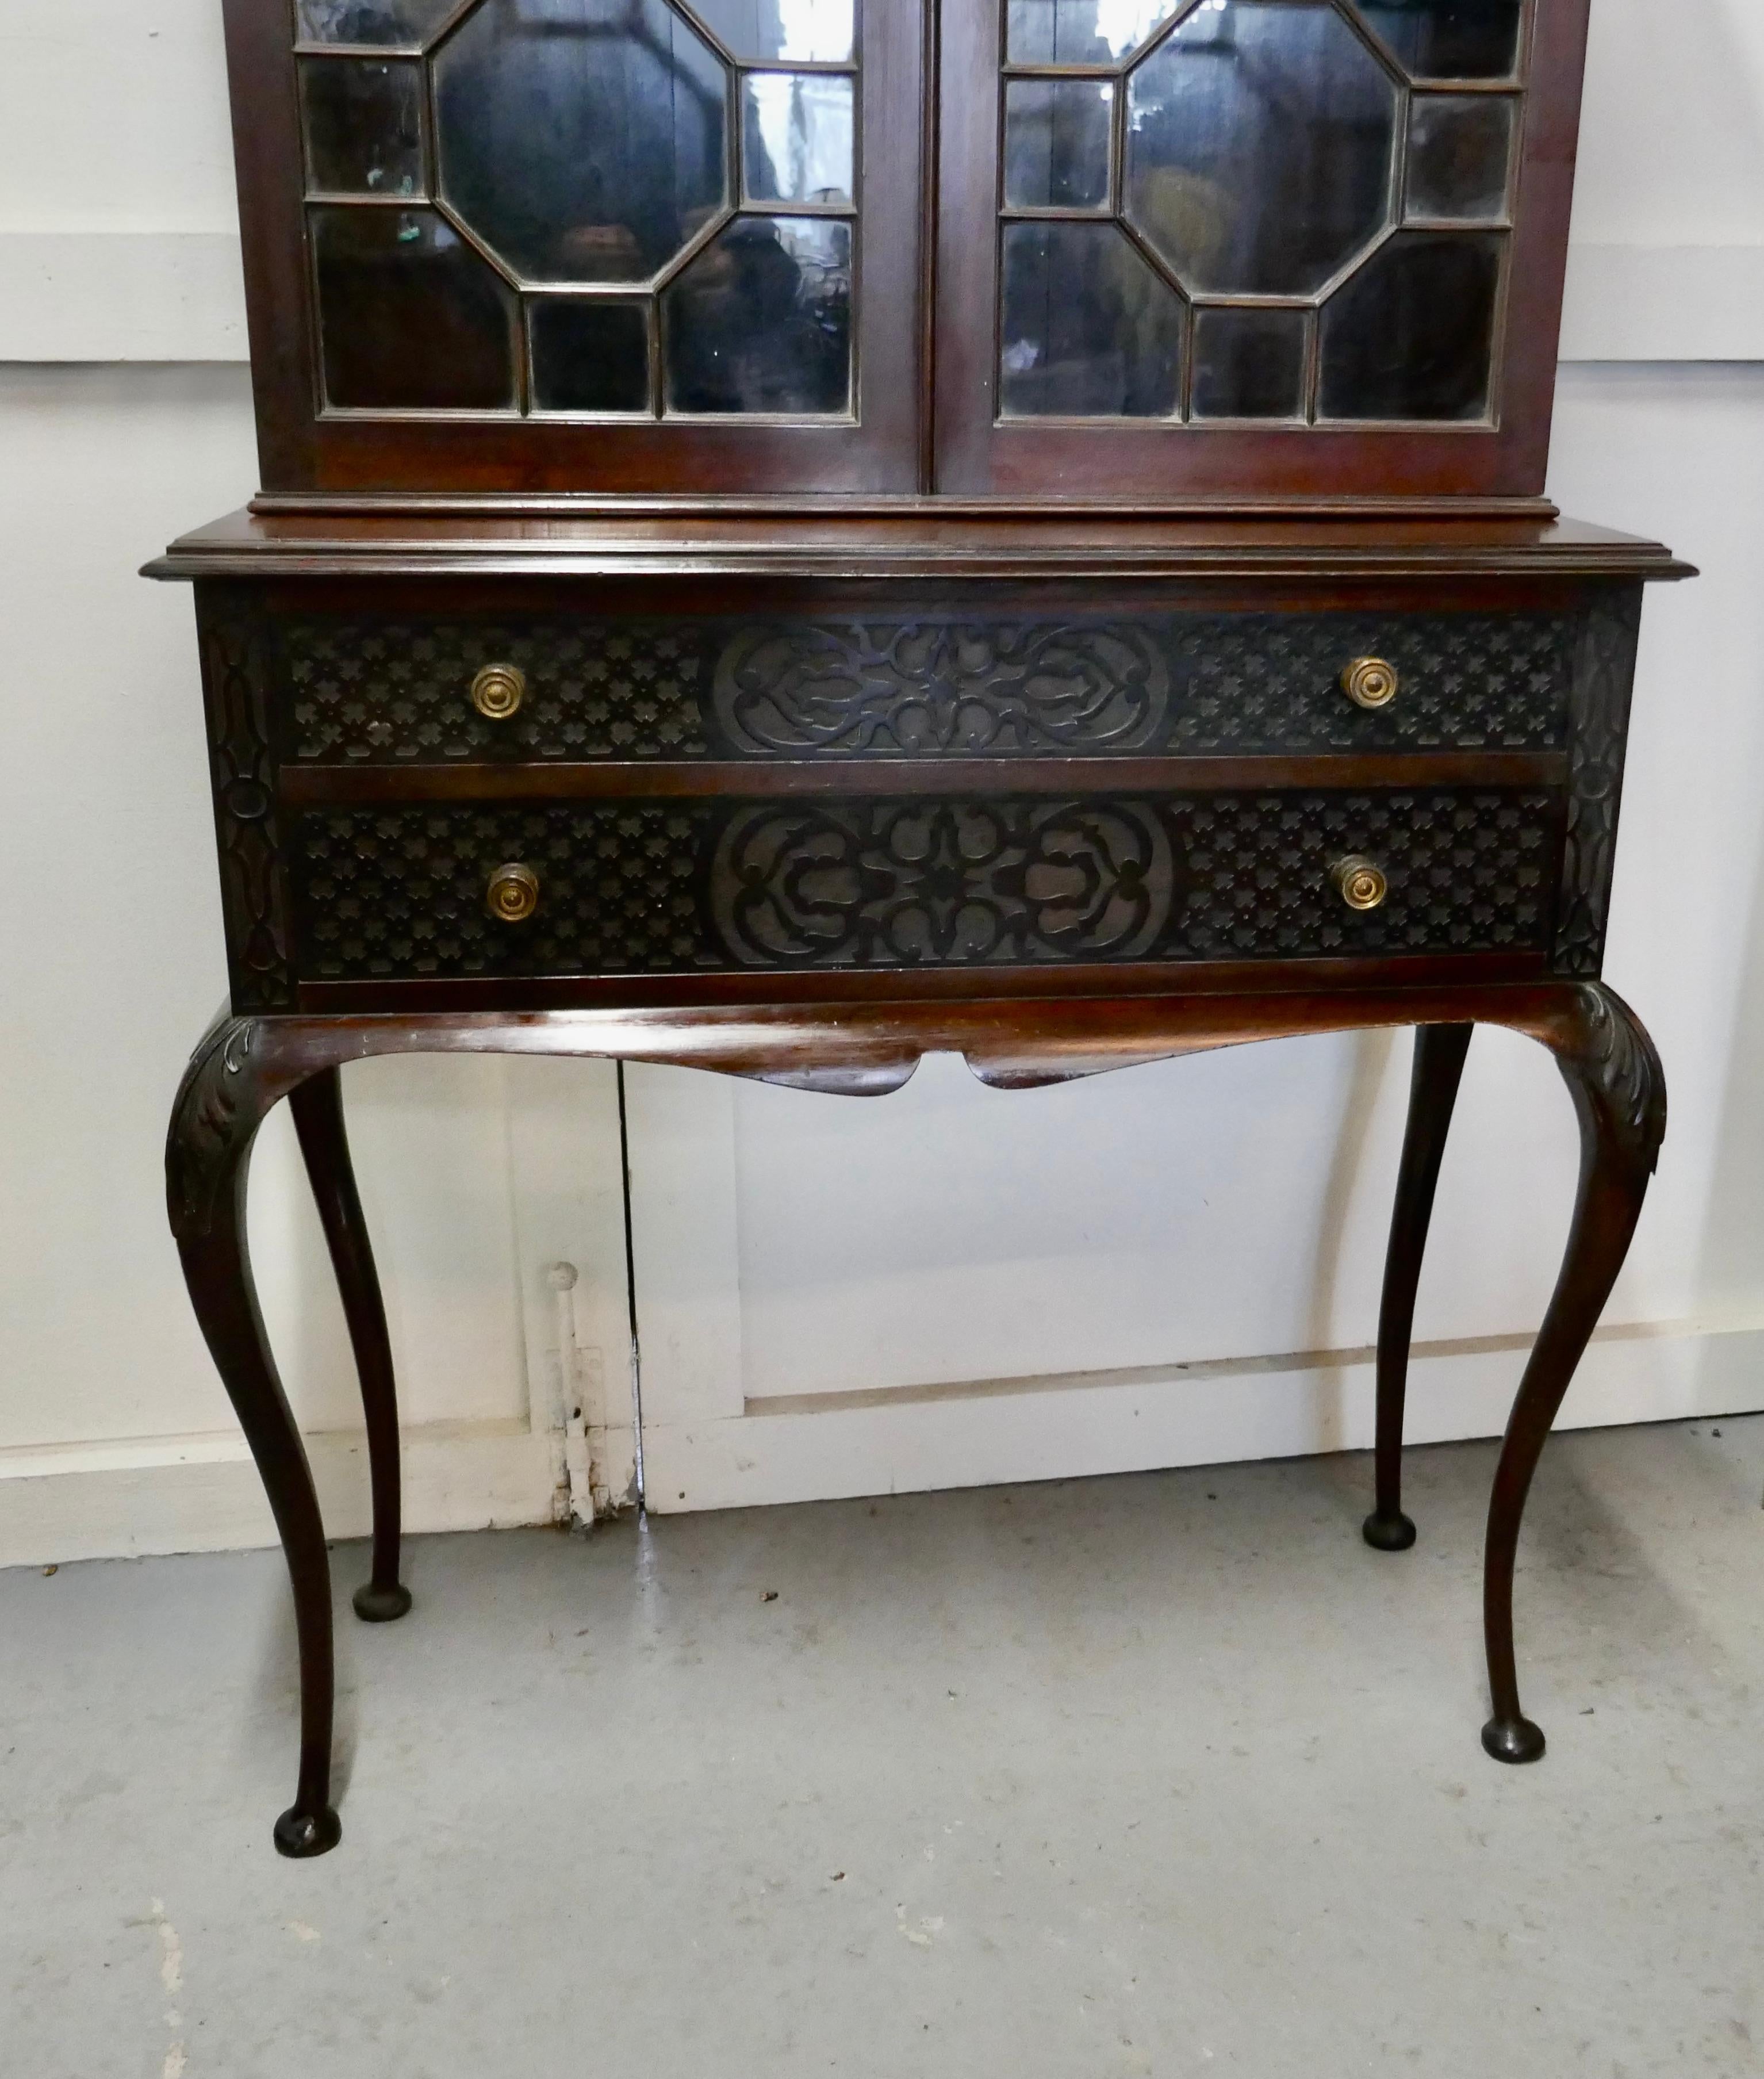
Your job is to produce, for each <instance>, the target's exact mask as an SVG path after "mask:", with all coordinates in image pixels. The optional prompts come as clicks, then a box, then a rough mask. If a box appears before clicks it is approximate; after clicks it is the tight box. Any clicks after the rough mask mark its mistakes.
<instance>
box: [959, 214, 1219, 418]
mask: <svg viewBox="0 0 1764 2079" xmlns="http://www.w3.org/2000/svg"><path fill="white" fill-rule="evenodd" d="M1004 239H1005V274H1004V312H1003V316H1004V324H1003V328H1002V332H1001V337H1002V340H1003V345H1002V348H1001V352H1000V354H999V364H1000V365H999V372H998V376H999V379H998V400H999V410H1000V412H1001V415H1002V416H1005V417H1006V418H1044V417H1058V418H1080V419H1097V418H1104V419H1121V418H1126V419H1156V418H1167V417H1168V416H1169V415H1170V414H1171V413H1172V412H1174V411H1175V410H1176V408H1177V399H1178V397H1179V396H1180V395H1181V373H1182V304H1181V298H1180V297H1178V296H1177V295H1176V293H1175V291H1173V289H1172V288H1171V287H1170V286H1169V284H1168V282H1164V281H1161V280H1160V278H1158V276H1157V275H1156V274H1154V273H1153V271H1152V269H1151V268H1150V267H1149V266H1147V263H1146V261H1144V260H1143V258H1142V257H1140V255H1139V253H1136V252H1135V250H1134V249H1133V247H1132V246H1131V245H1129V244H1128V242H1127V240H1126V238H1124V237H1123V236H1122V234H1121V232H1119V231H1118V230H1117V229H1116V228H1115V226H1114V224H1073V223H1064V224H1006V225H1005V227H1004Z"/></svg>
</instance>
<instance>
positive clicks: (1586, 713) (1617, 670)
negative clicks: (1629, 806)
mask: <svg viewBox="0 0 1764 2079" xmlns="http://www.w3.org/2000/svg"><path fill="white" fill-rule="evenodd" d="M1640 633H1641V586H1640V585H1624V586H1620V587H1613V588H1611V590H1609V591H1608V592H1603V593H1602V594H1600V595H1599V596H1596V597H1595V600H1594V603H1593V605H1592V607H1591V609H1590V611H1589V612H1588V613H1587V616H1586V622H1585V625H1584V626H1583V628H1582V631H1581V637H1580V642H1579V646H1578V650H1577V653H1576V655H1575V659H1574V683H1573V688H1572V692H1571V694H1570V729H1571V731H1572V736H1571V740H1570V752H1569V774H1570V778H1569V803H1568V839H1567V849H1566V853H1565V858H1564V860H1563V863H1562V890H1561V906H1560V909H1559V910H1558V912H1557V920H1556V939H1555V948H1554V953H1553V966H1554V968H1555V970H1556V973H1557V974H1561V975H1576V976H1594V975H1596V974H1598V973H1599V970H1600V968H1602V966H1603V963H1604V956H1605V927H1606V925H1607V922H1608V921H1609V918H1610V915H1611V871H1612V868H1613V866H1614V865H1615V864H1616V850H1617V817H1618V810H1619V807H1620V803H1621V801H1622V797H1623V766H1624V751H1625V749H1626V748H1627V746H1628V734H1629V701H1630V696H1631V694H1632V691H1633V689H1634V687H1635V678H1636V646H1637V639H1638V638H1639V635H1640Z"/></svg>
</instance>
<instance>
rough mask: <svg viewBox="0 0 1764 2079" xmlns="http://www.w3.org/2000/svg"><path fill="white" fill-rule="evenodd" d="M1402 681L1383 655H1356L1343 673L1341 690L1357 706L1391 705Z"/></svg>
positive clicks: (1377, 706) (1385, 706) (1384, 706)
mask: <svg viewBox="0 0 1764 2079" xmlns="http://www.w3.org/2000/svg"><path fill="white" fill-rule="evenodd" d="M1401 684H1402V680H1400V679H1398V676H1397V667H1396V666H1395V665H1394V664H1387V663H1386V662H1385V661H1384V659H1383V658H1382V657H1356V658H1355V659H1354V660H1353V662H1352V663H1351V664H1350V665H1349V666H1348V668H1347V670H1346V671H1344V672H1343V673H1342V675H1341V690H1342V691H1343V692H1344V693H1345V694H1346V695H1347V696H1348V699H1349V700H1350V701H1352V702H1353V704H1354V705H1355V706H1356V708H1387V707H1389V706H1390V703H1391V702H1392V701H1394V699H1395V698H1396V696H1397V689H1398V687H1399V686H1400V685H1401Z"/></svg>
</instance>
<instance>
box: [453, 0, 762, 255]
mask: <svg viewBox="0 0 1764 2079" xmlns="http://www.w3.org/2000/svg"><path fill="white" fill-rule="evenodd" d="M433 69H434V81H435V131H436V139H435V142H436V159H437V174H438V177H439V193H440V195H441V199H442V200H443V201H444V202H445V203H448V204H449V206H450V207H452V208H453V210H454V211H455V212H456V213H457V214H458V216H459V218H460V220H461V221H462V224H464V225H465V226H466V228H467V229H468V230H470V231H472V232H475V233H476V234H477V236H478V237H479V240H481V241H482V242H483V244H484V245H486V246H487V247H488V248H489V249H490V250H491V253H494V254H495V256H496V257H498V258H499V259H500V260H502V261H504V262H505V264H506V265H507V266H508V268H509V270H510V271H511V272H512V274H515V275H516V276H518V277H519V278H521V279H523V280H525V281H527V282H639V281H646V280H648V279H649V278H650V276H651V275H653V274H655V273H656V272H657V271H658V270H659V269H660V268H661V267H663V266H664V265H665V264H666V263H667V261H669V260H671V259H672V258H673V257H675V255H676V254H677V253H679V252H680V251H681V250H682V249H683V248H684V247H685V246H686V245H688V244H689V243H690V242H691V241H692V239H693V238H694V237H695V236H697V234H698V233H700V232H702V231H703V230H704V228H705V227H706V226H707V225H708V224H710V223H712V222H713V220H714V219H715V218H716V217H717V215H718V214H719V212H720V211H721V210H722V209H723V208H724V207H725V204H726V203H727V202H728V199H729V173H728V163H727V162H728V147H727V106H728V98H729V84H728V76H727V74H726V73H725V70H724V68H723V65H722V62H721V60H720V59H719V58H718V57H717V56H716V54H715V53H714V52H713V51H712V50H711V49H710V48H709V45H708V44H706V43H705V42H704V39H703V37H701V36H700V35H699V33H698V31H696V29H695V28H692V27H689V26H688V23H687V22H686V21H685V19H683V17H682V16H681V15H677V14H675V11H674V10H673V9H672V8H671V7H670V6H667V4H666V0H484V4H483V6H479V8H478V9H477V10H476V11H475V12H474V14H472V15H470V17H469V18H468V19H466V21H465V22H464V23H462V25H461V26H460V27H459V29H458V31H456V33H455V34H454V36H451V37H449V39H448V40H447V42H446V44H445V45H444V46H443V47H442V48H441V50H440V51H439V52H437V55H436V57H435V60H434V68H433Z"/></svg>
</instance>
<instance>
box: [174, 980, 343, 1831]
mask: <svg viewBox="0 0 1764 2079" xmlns="http://www.w3.org/2000/svg"><path fill="white" fill-rule="evenodd" d="M262 1033H263V1027H261V1024H259V1023H257V1022H255V1021H254V1020H253V1019H224V1020H222V1021H221V1022H220V1023H218V1024H217V1025H216V1026H215V1027H214V1028H213V1030H212V1031H210V1033H209V1034H208V1035H207V1038H206V1039H204V1040H203V1044H202V1045H201V1046H200V1047H199V1048H198V1049H197V1052H196V1054H195V1056H194V1059H193V1060H191V1062H190V1067H189V1069H187V1071H186V1073H185V1076H184V1080H183V1083H182V1087H181V1088H180V1089H179V1090H178V1101H177V1103H176V1105H175V1106H174V1107H173V1112H172V1121H171V1131H170V1135H169V1139H168V1140H167V1143H166V1148H165V1182H166V1198H167V1203H168V1207H169V1212H170V1215H171V1224H172V1232H173V1234H174V1235H175V1236H176V1237H177V1240H178V1253H179V1254H180V1255H181V1257H182V1259H183V1265H184V1278H185V1282H186V1284H187V1285H188V1286H189V1287H190V1301H191V1303H192V1304H193V1305H194V1307H195V1310H196V1318H197V1320H198V1321H199V1323H200V1324H201V1327H202V1332H203V1337H204V1338H205V1340H206V1341H207V1345H208V1348H209V1351H210V1353H211V1355H212V1357H213V1358H214V1360H215V1366H216V1368H217V1369H218V1370H219V1373H220V1376H221V1378H222V1380H223V1382H224V1384H225V1386H226V1388H227V1391H228V1395H230V1396H231V1398H232V1404H233V1407H234V1408H235V1410H236V1412H237V1414H238V1416H239V1421H240V1427H241V1428H242V1429H244V1431H245V1440H246V1441H247V1442H248V1443H249V1445H250V1446H251V1454H252V1456H253V1458H255V1459H256V1461H257V1470H258V1472H259V1474H260V1475H261V1476H262V1479H263V1484H264V1487H265V1491H267V1493H268V1495H269V1497H270V1508H271V1509H272V1511H273V1512H274V1516H275V1520H276V1529H277V1530H278V1532H279V1533H280V1534H281V1538H282V1550H283V1552H284V1553H285V1554H286V1558H287V1562H288V1579H289V1582H290V1583H291V1587H292V1588H293V1591H294V1615H295V1630H296V1633H297V1635H298V1638H299V1651H300V1775H299V1784H298V1786H297V1788H296V1789H295V1799H294V1803H293V1804H292V1805H291V1806H290V1807H289V1809H287V1810H286V1812H284V1813H282V1817H281V1818H279V1819H278V1820H277V1822H276V1825H275V1843H276V1846H277V1847H278V1849H279V1850H280V1851H282V1854H283V1855H323V1854H324V1852H325V1851H326V1850H327V1849H328V1848H333V1847H336V1843H337V1840H338V1838H339V1835H340V1834H341V1826H339V1823H338V1821H337V1816H336V1813H335V1811H333V1810H332V1806H331V1718H332V1700H333V1696H334V1691H335V1686H336V1675H335V1670H334V1667H333V1663H332V1639H331V1570H330V1566H329V1562H328V1559H327V1558H326V1554H325V1550H324V1525H323V1524H322V1522H321V1521H320V1516H319V1500H318V1495H317V1494H316V1492H315V1491H314V1488H313V1485H312V1473H311V1467H310V1466H308V1465H307V1456H306V1451H305V1449H304V1447H303V1445H302V1444H301V1441H300V1433H299V1430H298V1429H296V1428H295V1421H294V1416H293V1415H292V1413H291V1412H290V1409H289V1407H288V1402H287V1396H286V1394H285V1393H284V1392H283V1391H282V1381H281V1379H280V1378H278V1375H277V1372H276V1366H275V1360H274V1357H272V1356H271V1354H270V1346H269V1343H268V1341H267V1340H266V1339H265V1335H264V1331H263V1320H262V1317H261V1315H260V1314H259V1312H258V1310H257V1289H256V1287H255V1286H254V1285H253V1282H252V1276H251V1259H250V1255H249V1250H248V1249H247V1246H246V1241H245V1185H246V1178H247V1174H248V1173H249V1168H250V1161H251V1148H252V1144H253V1140H255V1138H256V1136H257V1128H258V1127H259V1125H260V1124H261V1123H262V1120H263V1117H264V1115H265V1113H266V1112H267V1111H269V1110H270V1107H271V1106H273V1105H274V1102H275V1101H276V1099H277V1098H278V1097H279V1096H280V1095H281V1094H282V1091H281V1089H280V1088H279V1087H278V1086H277V1084H276V1082H275V1081H274V1077H270V1076H266V1075H265V1072H264V1066H263V1063H262V1060H261V1055H262V1052H263V1048H262Z"/></svg>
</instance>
